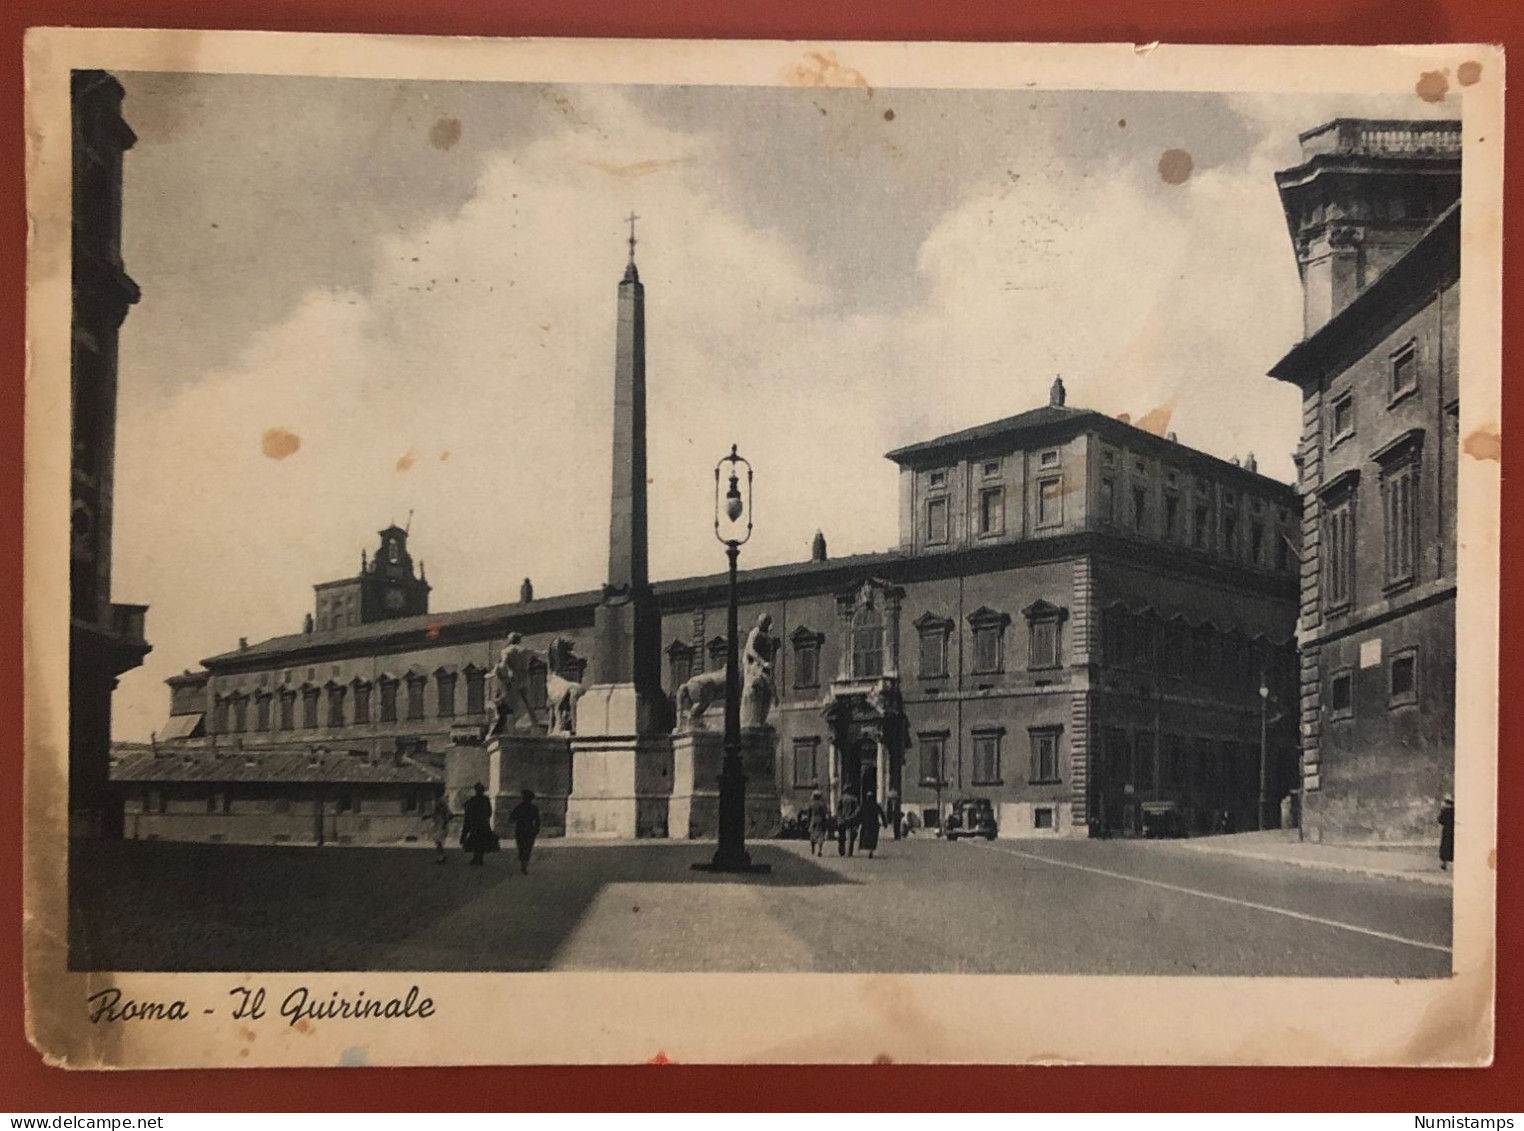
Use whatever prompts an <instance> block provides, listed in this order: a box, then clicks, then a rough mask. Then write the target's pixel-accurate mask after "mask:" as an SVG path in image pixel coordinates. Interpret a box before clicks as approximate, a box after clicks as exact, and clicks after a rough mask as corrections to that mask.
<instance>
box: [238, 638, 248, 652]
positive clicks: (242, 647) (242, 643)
mask: <svg viewBox="0 0 1524 1131" xmlns="http://www.w3.org/2000/svg"><path fill="white" fill-rule="evenodd" d="M238 650H239V651H240V652H247V651H248V650H249V638H248V637H247V636H240V637H239V638H238Z"/></svg>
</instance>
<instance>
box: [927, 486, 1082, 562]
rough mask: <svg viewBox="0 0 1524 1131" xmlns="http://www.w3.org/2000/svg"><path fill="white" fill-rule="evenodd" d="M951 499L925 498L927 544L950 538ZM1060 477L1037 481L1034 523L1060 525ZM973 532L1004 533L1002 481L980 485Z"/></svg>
mask: <svg viewBox="0 0 1524 1131" xmlns="http://www.w3.org/2000/svg"><path fill="white" fill-rule="evenodd" d="M950 507H951V502H950V500H949V499H948V498H947V496H946V495H934V496H932V497H931V498H929V499H927V500H926V526H925V537H926V544H927V545H928V546H945V545H946V544H947V543H948V541H949V540H950V537H951V534H950V530H951V527H950V522H949V514H950V513H951V512H950V509H949V508H950ZM1063 521H1064V515H1063V479H1062V478H1061V477H1059V476H1056V475H1054V476H1046V477H1044V478H1041V479H1039V480H1038V481H1037V526H1038V528H1039V529H1041V528H1043V527H1054V526H1060V525H1062V524H1063ZM974 533H975V534H977V535H978V536H979V537H980V538H997V537H999V536H1000V535H1002V534H1004V533H1005V487H1004V485H1002V484H996V485H993V486H986V487H980V488H979V493H978V496H977V503H976V505H975V510H974Z"/></svg>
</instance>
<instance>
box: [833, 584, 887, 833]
mask: <svg viewBox="0 0 1524 1131" xmlns="http://www.w3.org/2000/svg"><path fill="white" fill-rule="evenodd" d="M903 596H904V590H903V589H901V588H899V587H898V586H893V585H889V584H887V583H886V582H883V581H878V580H875V579H871V578H870V579H868V580H865V581H863V582H862V583H861V584H860V585H858V586H855V587H853V588H852V589H850V590H848V591H846V592H844V593H840V594H838V595H837V598H836V615H837V626H838V631H839V632H840V633H841V638H842V648H841V652H840V655H841V667H840V670H839V671H838V672H837V676H836V678H835V679H833V680H832V681H831V697H830V702H829V704H828V705H827V707H826V709H825V718H826V723H827V725H828V726H829V728H830V735H831V754H830V760H829V766H828V768H829V772H830V786H831V804H832V806H833V807H835V806H836V805H839V804H840V802H841V795H842V794H843V793H844V792H850V793H852V794H853V795H854V796H856V797H858V798H862V797H864V796H872V797H874V798H876V799H877V800H878V802H879V804H880V805H881V806H885V807H887V805H888V798H889V794H890V792H891V791H893V792H896V793H898V792H899V790H900V774H901V767H902V766H903V764H904V760H905V745H906V744H905V734H906V732H907V728H906V726H905V715H904V711H903V710H902V708H901V704H900V690H899V643H900V623H899V622H900V601H901V599H902V598H903Z"/></svg>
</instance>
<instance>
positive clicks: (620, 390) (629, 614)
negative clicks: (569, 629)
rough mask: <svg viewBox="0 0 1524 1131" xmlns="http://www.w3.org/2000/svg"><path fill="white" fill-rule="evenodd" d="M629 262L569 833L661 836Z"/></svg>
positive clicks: (642, 361) (651, 601) (640, 305)
mask: <svg viewBox="0 0 1524 1131" xmlns="http://www.w3.org/2000/svg"><path fill="white" fill-rule="evenodd" d="M636 219H638V217H636V216H634V215H633V214H632V215H631V216H630V217H629V222H630V237H629V244H630V259H629V263H628V264H627V265H626V266H625V269H624V278H623V279H621V280H620V282H619V321H618V331H617V334H616V340H615V351H614V437H613V472H614V473H613V486H612V490H611V491H610V496H609V502H610V511H609V571H608V582H607V583H606V584H605V585H604V587H603V599H602V601H600V602H599V604H598V607H597V609H596V611H595V612H594V619H593V654H592V660H591V664H590V669H591V670H590V673H589V680H590V682H589V684H588V688H587V691H586V693H585V694H584V695H583V696H582V699H581V700H580V701H579V702H578V704H577V733H576V736H575V737H574V738H573V739H572V788H571V796H570V797H569V798H568V800H567V812H566V831H567V835H569V836H607V837H630V836H664V835H666V815H667V800H668V797H669V796H670V792H671V780H672V777H671V772H670V765H671V758H672V747H671V741H670V738H669V737H668V736H667V735H666V734H665V733H663V724H664V719H665V713H666V712H665V710H664V706H665V704H664V702H663V699H662V691H661V612H660V610H659V609H658V608H657V605H656V598H655V595H654V594H653V593H652V592H651V579H650V573H649V566H648V562H647V547H648V541H647V533H646V326H645V288H644V287H643V286H642V285H641V282H640V272H639V271H638V270H637V269H636V266H635V243H636V240H635V221H636Z"/></svg>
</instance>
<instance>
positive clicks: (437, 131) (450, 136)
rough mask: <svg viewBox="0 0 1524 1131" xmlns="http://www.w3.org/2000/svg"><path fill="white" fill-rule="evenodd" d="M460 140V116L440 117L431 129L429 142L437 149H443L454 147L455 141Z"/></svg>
mask: <svg viewBox="0 0 1524 1131" xmlns="http://www.w3.org/2000/svg"><path fill="white" fill-rule="evenodd" d="M459 140H460V119H459V118H440V119H439V121H437V122H435V123H434V125H433V127H432V128H431V129H430V130H429V144H430V145H432V146H433V147H434V148H435V149H438V150H441V151H444V150H448V149H454V148H455V143H456V142H458V141H459Z"/></svg>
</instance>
